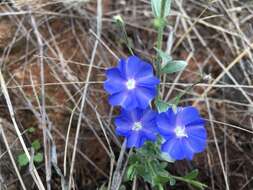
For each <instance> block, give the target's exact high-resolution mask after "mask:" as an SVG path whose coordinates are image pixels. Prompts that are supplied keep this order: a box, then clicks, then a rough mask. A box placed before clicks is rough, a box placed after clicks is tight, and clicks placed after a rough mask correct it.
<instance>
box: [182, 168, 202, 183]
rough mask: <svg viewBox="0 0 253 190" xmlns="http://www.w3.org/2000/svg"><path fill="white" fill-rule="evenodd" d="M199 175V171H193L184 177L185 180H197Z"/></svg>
mask: <svg viewBox="0 0 253 190" xmlns="http://www.w3.org/2000/svg"><path fill="white" fill-rule="evenodd" d="M198 175H199V171H198V169H195V170H192V171H191V172H190V173H188V174H187V175H185V176H184V178H185V179H190V180H192V179H196V178H197V177H198Z"/></svg>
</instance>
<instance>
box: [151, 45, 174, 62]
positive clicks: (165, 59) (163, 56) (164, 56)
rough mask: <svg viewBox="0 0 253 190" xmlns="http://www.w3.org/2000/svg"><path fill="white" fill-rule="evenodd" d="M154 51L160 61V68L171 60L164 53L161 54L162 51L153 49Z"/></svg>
mask: <svg viewBox="0 0 253 190" xmlns="http://www.w3.org/2000/svg"><path fill="white" fill-rule="evenodd" d="M155 50H156V51H157V53H158V55H159V57H160V58H161V59H162V67H164V65H166V64H167V63H169V62H171V61H172V60H173V59H172V57H171V56H170V55H169V54H167V53H166V52H163V51H162V50H160V49H157V48H155Z"/></svg>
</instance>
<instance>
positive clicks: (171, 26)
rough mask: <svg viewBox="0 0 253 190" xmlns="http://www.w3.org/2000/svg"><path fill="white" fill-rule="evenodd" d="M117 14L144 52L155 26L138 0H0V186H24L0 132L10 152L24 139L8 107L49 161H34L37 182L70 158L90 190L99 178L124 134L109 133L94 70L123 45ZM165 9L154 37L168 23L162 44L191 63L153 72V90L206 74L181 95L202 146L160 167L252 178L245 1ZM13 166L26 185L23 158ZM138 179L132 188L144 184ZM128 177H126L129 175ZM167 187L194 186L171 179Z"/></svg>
mask: <svg viewBox="0 0 253 190" xmlns="http://www.w3.org/2000/svg"><path fill="white" fill-rule="evenodd" d="M118 14H120V15H121V16H122V18H124V21H125V23H126V30H127V33H128V35H129V38H130V41H131V43H132V45H133V47H134V48H133V50H134V52H135V54H137V55H138V56H140V57H142V58H143V59H145V60H147V61H149V62H151V63H152V62H153V60H154V56H155V50H154V48H153V47H154V46H155V41H156V37H157V34H156V31H155V30H154V29H153V27H152V19H153V16H152V11H151V8H150V1H148V0H138V1H137V0H101V1H100V0H98V1H96V0H54V1H49V0H12V1H2V2H1V3H0V67H1V75H2V76H3V78H4V81H5V82H4V85H5V86H6V89H7V90H8V94H9V97H10V104H7V101H6V96H5V94H4V92H3V89H1V91H0V129H1V131H3V132H2V133H0V189H3V190H5V189H8V190H14V189H22V188H21V185H20V182H19V179H18V175H17V172H16V171H15V168H14V165H13V162H12V161H11V159H10V154H9V152H8V151H7V150H8V148H7V146H6V142H4V138H3V137H6V139H7V144H8V145H9V150H11V152H12V154H13V157H14V159H15V160H17V157H18V156H19V155H20V154H22V153H23V151H24V150H23V147H22V145H21V143H20V137H18V136H17V134H18V133H17V129H16V128H15V123H14V122H13V118H15V119H14V120H15V121H16V124H17V126H18V129H19V131H20V132H21V133H22V137H21V138H22V139H23V140H24V142H25V144H26V147H27V149H28V150H29V151H30V150H31V146H32V145H31V144H32V142H33V141H34V140H39V141H40V143H41V147H40V149H39V150H37V151H39V152H41V153H43V154H44V155H45V154H46V155H47V156H46V158H47V159H48V160H47V161H49V162H46V160H44V161H43V162H40V163H37V164H35V167H36V169H37V171H38V173H39V175H40V177H41V179H42V181H43V184H47V182H48V183H50V184H51V185H52V187H51V189H61V185H62V184H61V183H62V182H63V181H64V180H66V181H68V179H70V178H69V176H70V173H71V168H72V167H73V173H72V175H71V176H72V177H71V180H72V181H73V182H74V183H73V184H74V185H73V189H80V190H81V189H85V190H86V189H88V190H89V189H91V190H94V189H99V188H100V187H102V186H103V184H106V183H107V182H108V180H109V178H110V176H111V173H110V166H111V163H112V157H111V156H112V152H113V154H114V155H115V156H116V158H117V157H118V155H119V152H120V144H121V142H122V139H120V138H118V137H117V136H115V134H114V125H113V118H114V117H115V116H116V114H117V113H118V111H119V110H118V108H112V107H110V106H109V105H108V102H107V95H106V93H105V91H104V90H103V80H104V72H105V69H106V68H109V67H111V66H114V65H116V64H117V60H118V58H119V57H126V56H128V55H129V52H128V50H127V48H126V47H125V45H124V43H123V41H122V34H121V32H120V31H119V29H118V28H117V26H116V25H115V22H114V20H113V16H115V15H118ZM167 21H168V26H167V27H166V29H165V34H164V47H163V48H164V50H166V49H167V50H168V47H167V43H168V40H169V38H168V37H169V36H170V35H171V34H173V48H172V55H173V57H174V58H175V59H186V60H187V61H188V63H189V66H188V67H187V69H186V70H185V71H184V72H180V73H177V74H173V75H170V76H168V77H165V76H164V77H163V81H162V85H163V86H162V92H161V93H162V95H163V98H164V99H166V100H169V99H171V98H173V97H174V96H175V95H176V94H177V93H178V92H182V91H184V90H185V89H186V88H187V87H189V86H191V85H192V84H193V83H194V82H196V81H197V80H198V79H199V77H200V76H202V75H209V79H208V80H205V81H204V82H202V83H200V84H198V85H197V86H195V87H194V88H193V89H192V90H191V91H189V92H187V93H186V95H185V96H184V97H183V99H182V101H181V103H180V104H181V105H191V104H193V105H195V106H196V107H197V108H198V109H199V110H200V112H201V115H202V116H203V117H204V118H205V119H206V128H207V130H208V148H207V150H206V151H205V152H204V153H201V154H198V155H197V156H196V157H195V158H194V160H193V161H178V162H176V163H175V164H174V165H171V166H169V168H168V169H169V171H170V172H171V173H174V174H178V175H184V174H185V173H187V171H190V170H191V169H192V168H197V169H198V170H199V172H200V174H199V180H200V181H201V182H203V183H205V184H207V185H208V188H207V189H210V190H211V189H212V190H225V189H226V190H252V189H253V85H252V83H253V1H251V0H248V1H247V0H243V1H236V0H220V1H215V2H212V3H208V2H207V1H206V0H198V1H195V0H177V1H173V3H172V12H171V16H170V17H168V20H167ZM98 26H99V27H98ZM83 96H85V101H84V102H82V98H83ZM10 109H13V112H14V116H11V115H10ZM79 118H81V123H80V121H79V120H80V119H79ZM31 128H32V129H34V131H33V132H29V129H31ZM76 134H77V135H76ZM76 140H78V143H77V146H75V143H76V142H77V141H76ZM66 142H67V143H66ZM108 142H109V143H108ZM66 144H67V146H66ZM75 147H76V148H75ZM73 152H75V153H76V159H75V161H74V165H72V163H73V161H72V156H73ZM56 161H57V162H56ZM16 163H17V162H16ZM45 166H46V167H45ZM17 168H18V171H19V174H20V176H21V177H22V179H23V182H24V185H25V186H26V188H27V189H36V184H35V183H34V182H33V179H32V177H31V175H30V172H29V171H30V168H29V166H24V167H21V166H19V165H18V163H17ZM46 168H47V169H46ZM48 168H51V169H49V170H48ZM138 184H139V188H138V190H139V189H140V190H141V189H143V190H144V189H145V190H148V189H151V187H149V186H148V185H147V184H144V183H143V182H142V181H138ZM126 187H127V189H131V185H130V184H126ZM101 189H102V188H101ZM167 189H181V190H183V189H193V188H192V187H190V186H186V185H185V184H183V183H177V185H175V186H173V187H168V188H167Z"/></svg>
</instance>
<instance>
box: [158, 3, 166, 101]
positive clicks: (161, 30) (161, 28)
mask: <svg viewBox="0 0 253 190" xmlns="http://www.w3.org/2000/svg"><path fill="white" fill-rule="evenodd" d="M166 1H167V0H162V2H161V3H162V4H161V14H160V16H159V18H156V19H158V20H159V26H158V28H157V33H158V35H157V43H156V44H157V45H156V48H157V49H158V50H162V43H163V33H164V28H165V19H164V14H165V5H166ZM161 62H162V59H161V58H160V56H159V53H158V52H157V54H156V59H155V64H156V75H157V77H158V78H159V79H160V78H161ZM159 88H160V86H158V88H157V91H158V95H157V96H156V100H158V98H159Z"/></svg>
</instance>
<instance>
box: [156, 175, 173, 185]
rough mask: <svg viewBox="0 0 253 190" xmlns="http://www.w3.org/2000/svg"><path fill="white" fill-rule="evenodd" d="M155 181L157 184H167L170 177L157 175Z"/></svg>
mask: <svg viewBox="0 0 253 190" xmlns="http://www.w3.org/2000/svg"><path fill="white" fill-rule="evenodd" d="M154 181H155V184H156V185H159V184H166V183H167V182H169V181H170V178H169V177H168V176H155V179H154Z"/></svg>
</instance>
